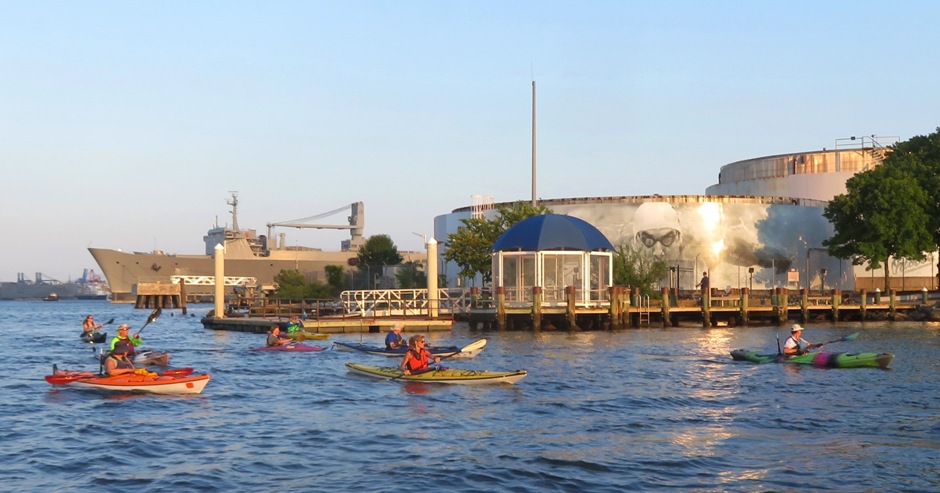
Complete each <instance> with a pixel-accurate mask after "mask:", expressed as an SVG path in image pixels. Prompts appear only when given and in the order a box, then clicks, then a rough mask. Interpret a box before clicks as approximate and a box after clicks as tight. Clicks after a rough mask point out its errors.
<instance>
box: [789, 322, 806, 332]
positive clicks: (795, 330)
mask: <svg viewBox="0 0 940 493" xmlns="http://www.w3.org/2000/svg"><path fill="white" fill-rule="evenodd" d="M801 330H803V327H800V324H793V327H790V332H799V331H801Z"/></svg>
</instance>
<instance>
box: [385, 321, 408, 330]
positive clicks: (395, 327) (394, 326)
mask: <svg viewBox="0 0 940 493" xmlns="http://www.w3.org/2000/svg"><path fill="white" fill-rule="evenodd" d="M404 328H405V324H403V323H401V322H398V323H394V324H392V326H391V327H389V328H388V330H391V331H395V330H401V329H404Z"/></svg>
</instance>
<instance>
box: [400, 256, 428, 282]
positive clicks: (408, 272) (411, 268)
mask: <svg viewBox="0 0 940 493" xmlns="http://www.w3.org/2000/svg"><path fill="white" fill-rule="evenodd" d="M395 279H397V280H398V286H399V287H401V288H402V289H421V288H426V287H427V286H428V275H427V274H426V273H425V272H424V271H423V270H421V268H420V264H418V263H416V262H405V263H404V264H402V266H401V268H400V269H398V272H397V273H396V274H395Z"/></svg>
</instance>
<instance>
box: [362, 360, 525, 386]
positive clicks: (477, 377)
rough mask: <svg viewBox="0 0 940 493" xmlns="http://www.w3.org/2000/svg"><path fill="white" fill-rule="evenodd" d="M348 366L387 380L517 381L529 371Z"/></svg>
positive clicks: (430, 381)
mask: <svg viewBox="0 0 940 493" xmlns="http://www.w3.org/2000/svg"><path fill="white" fill-rule="evenodd" d="M346 368H348V369H349V371H351V372H353V373H358V374H360V375H367V376H370V377H375V378H382V379H387V380H405V381H409V382H427V383H454V384H482V383H516V382H518V381H519V380H522V379H523V378H525V376H526V375H528V372H526V371H525V370H515V371H478V370H463V369H460V368H431V369H430V370H428V371H426V372H423V373H419V374H416V375H405V374H404V373H402V371H401V370H400V369H399V368H398V367H395V366H368V365H360V364H358V363H346Z"/></svg>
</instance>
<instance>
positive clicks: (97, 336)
mask: <svg viewBox="0 0 940 493" xmlns="http://www.w3.org/2000/svg"><path fill="white" fill-rule="evenodd" d="M79 337H81V338H82V342H87V343H89V344H99V343H102V342H104V341H105V340H106V339H107V338H108V333H107V332H92V333H91V334H88V335H85V333H84V332H82V334H81V336H79Z"/></svg>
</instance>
